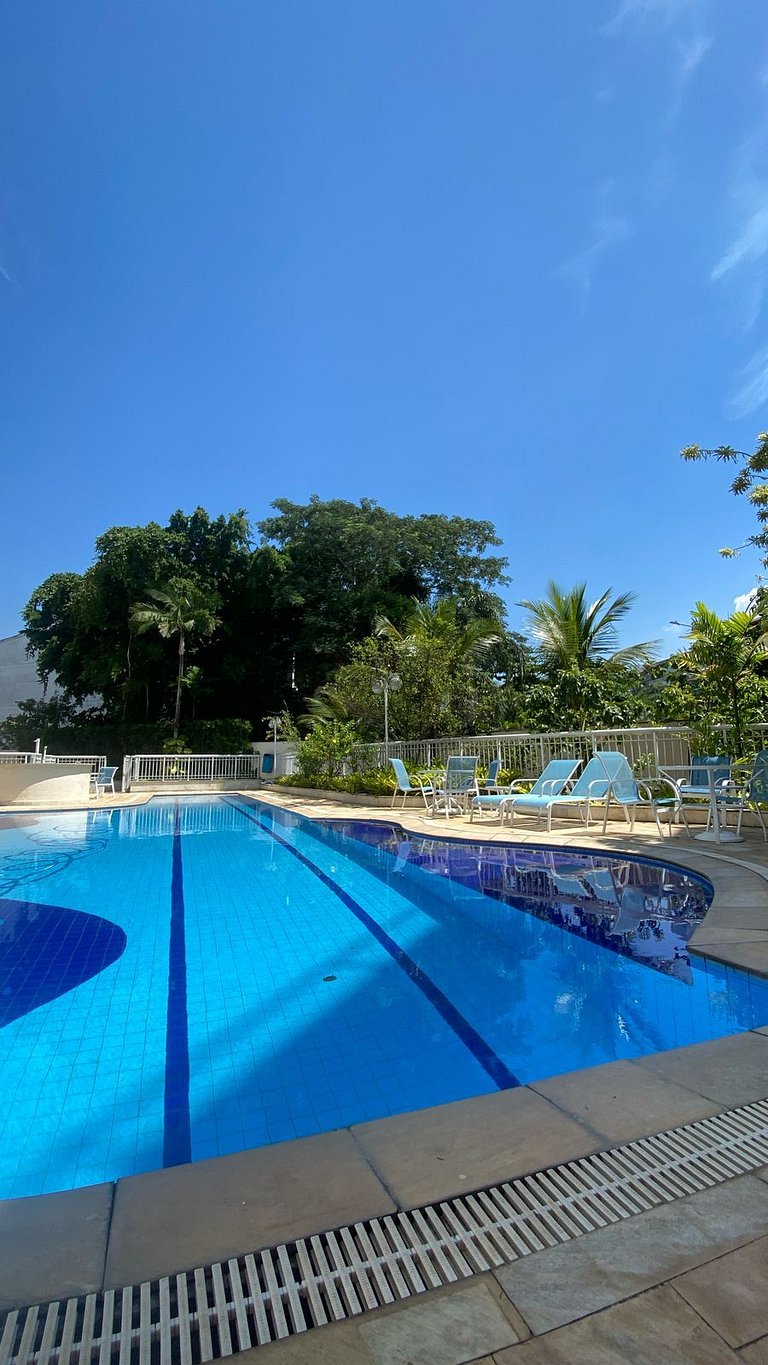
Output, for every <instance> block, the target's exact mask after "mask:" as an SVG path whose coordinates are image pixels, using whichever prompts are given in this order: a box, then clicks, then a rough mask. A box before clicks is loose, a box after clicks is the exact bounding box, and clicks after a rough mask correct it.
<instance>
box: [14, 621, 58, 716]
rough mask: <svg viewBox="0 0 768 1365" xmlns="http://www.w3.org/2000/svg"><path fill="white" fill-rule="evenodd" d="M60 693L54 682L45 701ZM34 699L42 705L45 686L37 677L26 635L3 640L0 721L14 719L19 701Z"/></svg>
mask: <svg viewBox="0 0 768 1365" xmlns="http://www.w3.org/2000/svg"><path fill="white" fill-rule="evenodd" d="M58 693H59V689H58V687H57V686H56V684H55V682H50V683H49V684H48V690H47V692H46V693H45V696H46V697H49V698H50V697H55V696H57V695H58ZM29 697H33V698H34V699H35V701H40V700H41V699H42V697H43V684H42V683H41V681H40V679H39V678H38V676H37V670H36V668H35V661H34V659H32V658H30V657H29V656H28V654H27V637H26V635H9V636H7V638H6V639H4V640H0V720H5V717H6V716H12V715H15V713H16V711H17V710H18V706H19V702H20V701H27V700H28V698H29Z"/></svg>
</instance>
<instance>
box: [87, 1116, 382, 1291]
mask: <svg viewBox="0 0 768 1365" xmlns="http://www.w3.org/2000/svg"><path fill="white" fill-rule="evenodd" d="M393 1208H394V1205H393V1203H392V1200H391V1198H390V1197H389V1195H388V1194H387V1192H386V1190H385V1189H384V1187H383V1186H382V1184H381V1182H380V1181H379V1180H378V1179H377V1177H376V1176H375V1175H374V1173H373V1171H372V1170H371V1169H370V1167H369V1166H368V1164H367V1162H366V1161H365V1159H364V1157H363V1156H362V1153H361V1152H360V1149H359V1147H358V1146H357V1145H356V1143H355V1142H354V1141H353V1139H352V1137H351V1136H350V1134H349V1133H348V1132H347V1131H340V1132H335V1133H322V1134H320V1135H319V1136H317V1137H310V1138H302V1139H300V1140H299V1141H296V1142H283V1143H280V1144H278V1145H277V1146H274V1147H261V1148H258V1149H256V1150H254V1151H248V1152H238V1153H236V1154H235V1155H234V1156H227V1157H218V1158H216V1159H214V1160H211V1161H198V1162H195V1163H194V1164H191V1165H188V1166H175V1167H172V1168H171V1169H169V1170H163V1171H151V1172H150V1173H149V1174H147V1175H135V1176H129V1177H128V1178H127V1179H125V1180H121V1181H119V1182H118V1186H117V1194H116V1197H115V1208H114V1214H113V1218H112V1227H111V1230H110V1237H109V1246H108V1250H107V1268H106V1287H107V1288H109V1287H117V1286H119V1285H123V1284H131V1283H136V1282H137V1281H138V1280H144V1279H151V1278H153V1277H154V1276H156V1275H165V1274H168V1273H170V1272H172V1271H176V1270H181V1269H184V1268H185V1267H192V1266H196V1265H204V1264H205V1263H206V1262H208V1261H215V1260H220V1259H221V1258H223V1257H227V1256H233V1255H237V1254H239V1253H240V1252H243V1251H247V1250H250V1249H251V1248H255V1247H259V1246H268V1245H271V1244H272V1243H274V1242H281V1241H286V1240H289V1239H291V1238H294V1237H302V1236H306V1235H307V1234H309V1233H313V1232H320V1231H323V1230H324V1229H326V1228H330V1227H336V1226H337V1225H338V1224H341V1223H348V1222H354V1221H356V1220H357V1219H361V1218H370V1217H374V1216H377V1215H379V1214H383V1213H389V1212H392V1210H393Z"/></svg>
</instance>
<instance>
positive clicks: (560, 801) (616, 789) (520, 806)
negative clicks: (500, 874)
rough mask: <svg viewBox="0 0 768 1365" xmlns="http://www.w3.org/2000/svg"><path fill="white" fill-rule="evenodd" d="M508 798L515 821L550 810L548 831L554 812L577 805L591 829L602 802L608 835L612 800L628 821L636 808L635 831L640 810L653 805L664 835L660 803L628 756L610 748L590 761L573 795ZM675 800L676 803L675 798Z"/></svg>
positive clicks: (566, 793) (564, 793) (568, 793)
mask: <svg viewBox="0 0 768 1365" xmlns="http://www.w3.org/2000/svg"><path fill="white" fill-rule="evenodd" d="M507 799H508V801H509V807H508V809H509V813H510V817H511V819H514V817H515V815H516V814H517V813H518V812H519V811H531V812H533V813H537V814H539V815H543V814H544V812H545V811H546V814H547V829H548V830H551V829H552V812H553V810H559V809H563V808H566V807H568V806H577V807H578V809H579V815H580V817H581V819H582V821H583V823H584V824H585V825H587V826H589V820H590V813H591V811H590V808H591V806H592V805H594V804H595V803H598V802H599V803H601V804H602V805H603V807H604V811H605V815H604V818H603V833H605V829H606V825H607V823H608V806H609V802H610V801H614V802H617V803H618V804H619V805H621V806H623V808H624V813H625V815H626V816H627V819H629V818H630V817H629V808H630V807H631V808H632V811H633V814H632V817H631V827H632V828H634V823H635V816H634V812H635V810H636V808H637V807H638V806H650V807H652V808H653V812H654V816H655V818H656V824H657V826H658V829H659V833H660V834H663V830H662V828H661V823H660V821H659V816H658V812H657V809H656V807H657V803H656V802H655V801H654V799H653V797H652V796H651V793H650V791H649V789H648V788H647V787H646V786H644V784H642V783H638V781H637V779H636V778H635V775H634V773H633V772H632V769H631V768H630V766H629V764H628V762H627V760H626V758H625V757H624V754H620V753H618V752H614V751H611V750H607V749H606V750H602V751H598V752H597V753H595V754H594V755H593V756H592V758H590V760H589V762H588V763H587V766H586V767H585V769H584V771H583V772H582V773H580V775H579V776H578V777H577V779H576V781H575V783H574V785H573V787H572V788H571V790H570V791H569V792H562V793H560V794H559V795H556V796H545V795H542V796H538V795H534V794H533V792H531V793H529V794H528V795H527V796H515V797H512V798H507ZM672 799H673V800H674V797H673V798H672Z"/></svg>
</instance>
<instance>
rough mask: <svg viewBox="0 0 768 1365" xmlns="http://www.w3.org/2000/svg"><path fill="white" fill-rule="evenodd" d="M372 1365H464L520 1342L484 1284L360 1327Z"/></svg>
mask: <svg viewBox="0 0 768 1365" xmlns="http://www.w3.org/2000/svg"><path fill="white" fill-rule="evenodd" d="M360 1339H361V1341H362V1342H363V1344H364V1345H365V1346H366V1347H367V1349H368V1352H369V1354H370V1359H371V1361H372V1363H373V1365H464V1363H465V1362H466V1361H470V1360H471V1361H475V1360H476V1359H477V1357H478V1356H483V1355H490V1354H491V1353H492V1352H496V1351H499V1350H502V1349H503V1348H504V1347H505V1346H510V1345H512V1344H513V1343H514V1342H516V1341H519V1340H520V1337H519V1335H518V1333H517V1332H516V1331H515V1330H514V1328H513V1327H512V1326H511V1324H510V1323H509V1322H508V1320H507V1318H506V1317H505V1316H504V1314H503V1313H502V1311H501V1309H500V1307H499V1304H498V1302H497V1300H496V1299H495V1297H494V1295H493V1294H492V1293H491V1292H490V1290H489V1289H488V1287H487V1285H485V1284H470V1285H468V1286H467V1287H466V1288H463V1289H457V1290H454V1291H453V1292H452V1293H449V1294H443V1295H442V1296H440V1297H439V1298H436V1297H433V1296H432V1295H430V1296H429V1297H428V1298H427V1299H425V1300H423V1301H421V1302H419V1301H413V1302H412V1303H411V1304H410V1305H409V1306H408V1307H403V1308H401V1310H400V1311H399V1312H396V1313H389V1314H387V1316H386V1317H379V1318H377V1319H376V1320H374V1321H370V1322H366V1321H365V1320H364V1321H363V1322H361V1324H360Z"/></svg>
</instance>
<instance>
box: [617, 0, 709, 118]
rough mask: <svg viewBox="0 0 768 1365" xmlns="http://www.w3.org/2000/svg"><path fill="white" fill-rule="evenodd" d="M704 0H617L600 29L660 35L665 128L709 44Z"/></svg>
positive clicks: (682, 97) (655, 36) (653, 36)
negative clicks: (665, 68)
mask: <svg viewBox="0 0 768 1365" xmlns="http://www.w3.org/2000/svg"><path fill="white" fill-rule="evenodd" d="M706 11H707V4H706V0H621V3H620V4H619V6H618V9H617V10H616V12H615V14H614V15H613V16H612V18H611V19H609V21H608V23H607V24H606V25H605V27H604V28H603V34H604V36H606V37H616V36H621V35H622V34H624V33H626V34H628V35H631V34H632V33H633V32H635V33H638V34H643V35H645V36H649V35H650V37H651V38H659V36H660V38H661V40H662V41H663V45H664V48H665V52H666V58H667V63H668V68H669V77H668V79H669V82H670V84H669V88H668V98H669V107H668V108H667V110H666V114H665V115H664V116H663V119H662V126H663V127H664V128H665V129H666V130H669V128H670V127H671V125H672V124H674V123H675V122H676V120H677V118H678V116H679V114H680V110H681V108H682V105H683V100H684V99H685V94H686V91H687V89H688V86H689V85H690V83H691V81H692V79H693V77H694V75H695V73H696V72H697V70H698V68H699V67H700V66H701V63H702V62H703V61H704V59H705V57H706V55H707V53H708V52H709V50H710V48H711V47H712V38H711V37H709V35H708V34H707V33H706V31H705V28H706Z"/></svg>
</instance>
